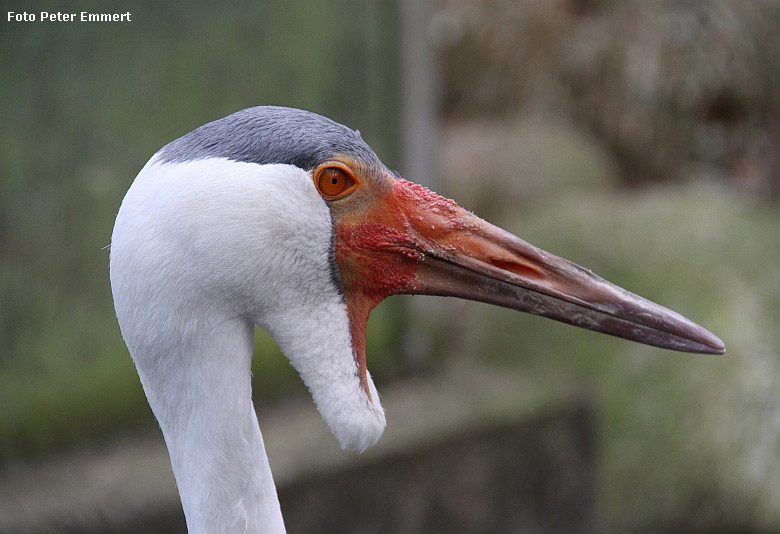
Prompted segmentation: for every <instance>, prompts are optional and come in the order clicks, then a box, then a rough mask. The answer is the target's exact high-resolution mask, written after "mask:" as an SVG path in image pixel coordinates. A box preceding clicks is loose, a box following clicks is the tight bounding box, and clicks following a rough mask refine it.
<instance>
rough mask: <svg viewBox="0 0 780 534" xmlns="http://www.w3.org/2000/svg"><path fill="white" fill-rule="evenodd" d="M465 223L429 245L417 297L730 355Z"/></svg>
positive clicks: (705, 335) (658, 309) (571, 271)
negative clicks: (455, 299) (448, 298)
mask: <svg viewBox="0 0 780 534" xmlns="http://www.w3.org/2000/svg"><path fill="white" fill-rule="evenodd" d="M462 219H466V221H463V220H462ZM462 219H461V223H465V224H461V225H459V226H460V228H459V229H457V230H454V231H452V232H451V233H450V234H449V235H448V236H447V239H446V243H444V244H441V243H438V242H437V241H436V240H435V239H434V240H431V239H426V240H425V242H426V243H427V245H428V247H427V250H424V251H420V252H422V253H423V260H422V262H421V263H420V265H419V267H418V270H417V273H416V277H415V282H414V284H412V285H410V286H409V290H410V291H409V292H410V293H416V294H427V295H443V296H454V297H460V298H465V299H470V300H477V301H481V302H487V303H489V304H495V305H498V306H503V307H505V308H511V309H514V310H519V311H524V312H527V313H531V314H534V315H540V316H543V317H549V318H551V319H555V320H557V321H561V322H564V323H568V324H571V325H574V326H579V327H581V328H587V329H589V330H594V331H596V332H602V333H604V334H610V335H613V336H618V337H622V338H625V339H630V340H632V341H638V342H640V343H645V344H648V345H654V346H657V347H663V348H667V349H674V350H679V351H685V352H701V353H710V354H723V353H724V352H725V351H726V349H725V346H724V344H723V342H722V341H721V340H720V339H718V338H717V337H716V336H715V335H713V334H712V333H710V332H709V331H707V330H706V329H704V328H702V327H701V326H699V325H697V324H695V323H693V322H692V321H690V320H688V319H686V318H685V317H683V316H682V315H679V314H678V313H675V312H673V311H672V310H669V309H667V308H665V307H663V306H660V305H658V304H655V303H653V302H651V301H649V300H647V299H644V298H642V297H640V296H637V295H635V294H633V293H631V292H629V291H626V290H625V289H623V288H621V287H618V286H616V285H614V284H611V283H609V282H607V281H606V280H604V279H603V278H600V277H599V276H597V275H595V274H594V273H593V272H591V271H589V270H587V269H584V268H582V267H580V266H579V265H576V264H574V263H572V262H570V261H568V260H565V259H563V258H560V257H558V256H555V255H553V254H550V253H547V252H545V251H543V250H540V249H538V248H536V247H534V246H533V245H531V244H529V243H527V242H525V241H523V240H522V239H520V238H518V237H515V236H514V235H512V234H510V233H508V232H505V231H504V230H501V229H500V228H497V227H495V226H493V225H491V224H489V223H486V222H484V221H482V220H481V219H478V218H476V217H474V216H473V215H471V214H468V213H467V212H463V213H462ZM419 227H420V228H425V227H426V226H425V225H424V224H422V225H419ZM438 237H439V238H440V237H441V236H438Z"/></svg>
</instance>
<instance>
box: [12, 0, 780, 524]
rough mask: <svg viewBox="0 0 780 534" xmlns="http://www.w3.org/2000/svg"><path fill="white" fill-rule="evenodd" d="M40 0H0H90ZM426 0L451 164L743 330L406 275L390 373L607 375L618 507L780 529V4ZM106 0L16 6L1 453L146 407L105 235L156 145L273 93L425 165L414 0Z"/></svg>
mask: <svg viewBox="0 0 780 534" xmlns="http://www.w3.org/2000/svg"><path fill="white" fill-rule="evenodd" d="M34 4H35V5H34V6H31V5H30V4H22V3H13V2H3V3H2V5H3V8H4V9H2V11H1V12H2V14H3V15H5V13H6V12H7V11H17V12H22V11H25V10H26V11H28V12H34V13H39V12H40V11H42V10H48V11H68V12H77V11H80V10H82V9H87V10H92V11H95V8H94V4H93V3H86V2H85V3H78V2H69V3H68V6H67V7H65V6H63V5H62V4H61V3H55V2H49V3H47V2H36V3H34ZM429 9H430V13H429V16H428V17H427V18H426V20H425V21H424V23H425V33H424V38H425V40H424V43H425V45H424V46H425V53H426V54H428V55H429V56H430V57H431V58H432V61H433V65H434V68H433V69H432V70H431V71H430V72H429V73H428V74H427V75H429V76H430V80H428V81H429V82H430V86H431V87H432V88H433V89H432V90H433V91H434V92H433V94H434V96H435V99H434V101H433V109H432V110H422V111H421V113H422V112H426V113H427V112H432V115H433V117H434V126H435V131H436V132H438V133H437V138H436V140H435V141H436V144H437V147H438V148H437V150H436V151H435V153H432V154H431V157H432V158H434V161H435V163H436V168H437V169H438V171H437V173H436V175H435V177H430V178H432V179H434V180H435V184H436V188H437V189H438V190H439V192H441V193H444V194H446V195H447V196H451V197H453V198H454V199H455V200H456V201H458V202H459V203H460V204H461V205H462V206H464V207H466V208H469V209H472V210H474V211H475V212H477V213H478V214H479V215H481V216H483V217H484V218H486V219H488V220H491V221H492V222H494V223H496V224H499V225H501V226H503V227H504V228H506V229H508V230H510V231H512V232H514V233H516V234H518V235H520V236H521V237H523V238H524V239H527V240H528V241H530V242H532V243H534V244H536V245H537V246H540V247H542V248H544V249H546V250H548V251H551V252H553V253H555V254H558V255H561V256H564V257H567V258H569V259H571V260H573V261H575V262H577V263H579V264H582V265H584V266H587V267H588V268H591V269H593V270H594V271H595V272H597V273H598V274H600V275H602V276H604V277H605V278H607V279H609V280H611V281H613V282H615V283H617V284H619V285H621V286H624V287H626V288H628V289H630V290H631V291H634V292H636V293H638V294H641V295H643V296H646V297H648V298H650V299H651V300H654V301H656V302H659V303H661V304H664V305H666V306H668V307H671V308H673V309H675V310H677V311H679V312H681V313H683V314H684V315H686V316H688V317H691V318H692V319H693V320H695V321H696V322H699V323H701V324H702V325H704V326H705V327H707V328H709V329H711V330H712V331H713V332H715V333H716V334H718V335H719V336H720V337H721V338H722V339H723V340H724V341H725V343H726V345H727V348H728V354H727V355H726V356H724V357H712V356H698V355H684V354H677V353H671V352H666V351H662V350H658V349H653V348H650V347H645V346H640V345H635V344H630V343H628V342H623V341H618V340H615V339H612V338H606V337H603V336H598V335H595V334H591V333H588V332H582V331H579V330H576V329H573V328H570V327H566V326H562V325H559V324H556V323H552V322H550V321H544V320H540V319H538V318H533V317H526V316H523V315H520V314H517V313H513V312H509V311H505V310H501V309H495V308H489V307H486V306H482V305H478V304H472V303H455V302H450V301H444V300H439V299H431V300H430V301H429V303H427V304H426V303H418V300H419V299H416V300H415V301H414V302H411V301H410V299H404V298H398V297H396V298H393V299H390V300H388V301H387V302H386V303H383V304H382V305H381V306H380V307H379V308H378V309H377V310H376V311H375V312H374V314H373V315H372V319H371V321H370V323H369V340H368V365H369V368H370V369H371V371H372V373H373V374H374V375H375V377H376V379H377V381H378V383H379V387H380V390H381V388H382V386H383V385H387V384H389V383H391V382H395V381H399V380H403V379H404V378H407V377H409V376H413V375H422V376H430V375H435V374H436V373H437V372H439V370H440V369H442V368H445V367H446V366H447V365H448V362H450V361H451V360H452V359H456V358H461V357H467V358H470V359H474V360H476V361H479V362H482V363H484V365H488V366H512V367H519V368H520V369H521V370H522V371H523V372H524V373H525V374H526V375H527V376H528V377H529V379H531V380H538V382H539V383H540V384H545V385H549V387H550V388H552V389H555V388H568V387H570V386H571V384H581V385H582V387H583V388H586V389H588V390H589V391H592V393H593V397H594V399H595V401H594V402H595V410H596V422H597V437H598V445H597V455H598V466H599V468H598V475H597V476H598V494H599V499H598V508H599V514H600V516H601V521H602V523H603V525H604V526H605V528H607V529H608V530H611V531H616V530H620V531H622V530H626V531H642V530H651V531H652V530H658V529H662V530H675V529H679V528H688V527H693V528H696V529H697V530H700V531H712V532H714V531H731V530H735V531H736V530H740V529H747V530H754V531H766V530H773V531H780V416H779V415H778V414H780V363H779V362H778V358H780V328H778V325H779V323H780V268H778V264H779V263H780V211H779V210H778V200H780V7H779V5H778V4H777V3H776V2H773V1H770V0H763V1H762V0H732V1H725V0H724V1H715V0H712V1H702V2H687V1H682V0H680V1H671V0H670V1H668V2H642V1H638V0H628V1H620V0H527V1H522V2H517V1H513V0H491V1H488V2H480V3H476V2H471V1H469V0H447V1H445V0H441V1H439V2H433V3H431V4H430V6H429ZM110 10H111V11H112V12H125V11H130V12H132V13H133V19H132V20H133V21H132V22H131V23H124V24H86V23H42V22H36V23H17V22H7V21H6V20H5V16H3V21H2V22H0V24H1V26H0V96H2V99H1V102H0V113H1V116H2V128H1V129H0V466H4V467H0V474H2V472H3V469H5V468H8V466H9V465H20V464H25V463H26V462H35V461H37V459H40V458H42V457H46V456H52V455H56V454H59V453H60V452H61V451H63V450H73V449H74V448H78V447H80V446H85V445H91V444H94V443H104V442H106V441H109V440H111V439H114V438H115V437H117V436H133V435H136V434H139V433H144V432H154V431H155V422H154V418H153V416H152V415H151V412H150V410H149V408H148V406H147V404H146V400H145V397H144V394H143V391H142V390H141V387H140V384H139V381H138V378H137V375H136V373H135V369H134V367H133V364H132V361H131V359H130V357H129V355H128V353H127V350H126V348H125V346H124V344H123V342H122V339H121V336H120V334H119V329H118V327H117V324H116V321H115V317H114V314H113V307H112V301H111V293H110V287H109V282H108V268H107V265H108V249H107V248H106V247H107V245H109V241H110V235H111V229H112V224H113V217H114V216H115V214H116V211H117V209H118V206H119V204H120V202H121V199H122V197H123V195H124V192H125V191H126V190H127V188H128V186H129V184H130V183H131V181H132V179H133V177H134V176H135V174H136V173H137V172H138V170H139V169H140V168H141V167H142V166H143V165H144V163H145V162H146V160H147V159H148V158H149V157H150V156H151V155H152V154H153V153H154V152H155V151H156V150H157V149H158V148H160V147H161V146H162V145H164V144H165V143H167V142H169V141H170V140H172V139H174V138H176V137H179V136H180V135H183V134H185V133H186V132H188V131H190V130H192V129H193V128H195V127H197V126H199V125H200V124H202V123H204V122H207V121H210V120H213V119H217V118H219V117H222V116H224V115H226V114H228V113H231V112H233V111H236V110H238V109H242V108H244V107H248V106H253V105H259V104H276V105H285V106H292V107H300V108H304V109H308V110H311V111H315V112H318V113H321V114H324V115H327V116H329V117H331V118H333V119H335V120H338V121H340V122H343V123H345V124H348V125H350V126H351V127H353V128H357V129H359V130H360V131H361V133H362V135H363V137H364V138H365V139H366V140H367V141H368V142H369V143H370V144H371V145H372V146H373V148H374V149H375V150H376V152H377V153H378V154H379V155H380V157H382V158H383V160H384V161H385V162H386V163H387V164H388V165H389V166H390V167H393V168H401V169H402V167H403V166H404V154H403V148H402V147H403V136H404V125H403V124H402V121H401V118H400V117H401V116H402V115H403V112H404V111H407V112H408V109H407V110H404V106H408V105H412V104H409V103H408V102H406V101H405V100H404V99H403V98H402V96H401V95H402V91H403V87H404V84H405V83H408V82H409V79H408V76H409V72H408V71H407V70H406V66H405V63H404V61H403V58H402V55H401V52H400V50H401V45H402V42H401V41H402V39H403V35H404V34H403V32H402V31H401V29H399V24H400V20H401V15H400V13H401V8H400V7H399V4H398V3H396V2H393V1H390V0H383V1H380V0H371V1H366V2H359V1H357V0H354V1H348V0H340V1H338V2H329V1H324V0H316V1H313V2H307V3H296V2H282V1H272V2H263V3H250V2H246V3H236V4H231V5H221V6H219V7H217V6H216V5H215V4H212V3H206V2H192V3H189V4H186V5H184V4H175V3H167V4H163V3H155V2H134V3H129V2H117V3H115V4H114V5H112V7H111V9H110ZM402 170H403V169H402ZM408 178H410V179H412V180H415V179H417V177H415V176H408ZM409 331H410V332H412V334H409V333H407V332H409ZM256 337H257V347H256V358H255V370H254V386H255V392H256V393H255V398H256V402H257V403H258V404H264V405H270V404H272V403H274V402H277V401H279V400H280V399H283V398H286V397H288V396H291V395H292V396H296V395H302V394H303V393H304V388H303V386H302V385H301V384H300V381H299V379H298V378H297V375H296V374H295V373H294V371H293V370H292V369H291V368H290V367H289V365H288V364H287V363H286V360H285V359H284V358H283V357H282V356H280V355H279V354H278V349H276V347H275V345H274V344H273V341H272V340H271V339H270V337H269V336H268V335H266V334H264V333H262V332H259V331H258V333H257V336H256ZM410 339H411V341H410ZM420 339H422V341H420ZM415 347H417V349H415ZM420 347H422V348H420ZM415 350H417V351H418V352H420V353H421V354H422V356H420V355H419V354H410V352H415ZM389 425H392V421H389Z"/></svg>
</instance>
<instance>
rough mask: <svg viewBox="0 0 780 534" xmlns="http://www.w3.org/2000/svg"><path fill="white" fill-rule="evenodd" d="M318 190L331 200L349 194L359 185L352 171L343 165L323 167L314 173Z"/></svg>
mask: <svg viewBox="0 0 780 534" xmlns="http://www.w3.org/2000/svg"><path fill="white" fill-rule="evenodd" d="M314 185H316V186H317V191H319V192H320V194H321V195H322V196H323V197H325V198H327V199H330V200H334V199H337V198H341V197H344V196H347V195H348V194H349V193H351V192H352V190H353V189H354V188H355V186H356V185H357V183H356V181H355V179H354V177H353V176H352V173H350V172H349V171H348V170H347V169H344V168H342V167H335V166H329V167H322V168H320V169H317V171H316V172H315V174H314Z"/></svg>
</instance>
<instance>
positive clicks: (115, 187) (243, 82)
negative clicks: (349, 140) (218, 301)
mask: <svg viewBox="0 0 780 534" xmlns="http://www.w3.org/2000/svg"><path fill="white" fill-rule="evenodd" d="M12 4H13V3H8V2H4V3H3V5H4V7H5V8H7V9H4V10H3V11H4V12H5V11H6V10H14V11H17V12H20V11H24V10H25V9H27V10H28V11H33V12H36V13H37V12H39V11H41V10H48V11H67V12H78V11H80V10H82V9H86V10H93V11H94V7H95V6H94V3H92V2H69V3H68V6H67V8H66V7H63V5H62V4H61V3H57V2H37V3H36V5H35V6H34V7H33V6H30V5H29V4H25V5H23V4H20V3H17V5H12ZM233 7H234V8H233V9H225V8H224V7H223V6H221V5H217V4H214V3H209V2H205V1H202V2H190V3H187V4H175V3H159V2H132V3H129V2H118V3H114V4H112V7H111V9H112V11H116V12H124V11H126V10H129V11H131V12H132V14H133V18H132V20H133V22H131V23H125V24H114V25H112V24H87V23H78V22H74V23H42V22H37V23H7V22H6V21H3V23H2V24H3V25H2V30H1V32H0V94H2V97H3V98H2V103H1V104H0V106H1V107H0V109H1V110H2V112H1V113H2V124H3V127H2V129H1V130H0V405H2V406H3V409H2V411H0V460H2V459H3V458H6V457H8V455H10V454H12V453H19V452H20V451H24V450H39V449H46V448H50V447H52V446H57V445H58V444H61V443H69V442H75V441H86V440H89V439H91V438H93V437H94V436H96V435H101V434H104V433H106V432H114V431H115V430H116V429H125V428H133V426H134V425H136V424H137V423H138V422H139V421H144V422H146V423H150V422H151V421H152V418H151V415H150V412H149V409H148V407H147V406H146V401H145V399H144V396H143V392H142V391H141V388H140V384H139V382H138V377H137V375H136V373H135V369H134V368H133V365H132V361H131V360H130V358H129V356H128V355H127V351H126V349H125V348H124V345H123V342H122V340H121V337H120V334H119V329H118V327H117V325H116V320H115V318H114V312H113V307H112V303H111V294H110V288H109V283H108V254H109V251H108V249H107V248H106V247H107V245H108V244H109V241H110V236H111V228H112V226H113V217H114V215H115V214H116V211H117V209H118V207H119V203H120V202H121V199H122V197H123V195H124V192H125V191H126V190H127V187H128V186H129V185H130V182H131V181H132V179H133V177H134V176H135V174H136V173H137V172H138V170H139V169H140V168H141V167H142V166H143V164H144V163H145V162H146V160H147V159H148V158H149V157H150V156H151V155H152V154H153V153H154V152H155V151H156V150H157V149H158V148H160V147H161V146H162V145H164V144H165V143H167V142H169V141H171V140H172V139H174V138H176V137H179V136H180V135H183V134H185V133H187V132H188V131H190V130H192V129H193V128H195V127H197V126H199V125H201V124H203V123H204V122H207V121H209V120H214V119H217V118H220V117H222V116H224V115H227V114H229V113H231V112H233V111H236V110H239V109H242V108H245V107H249V106H253V105H260V104H276V105H286V106H292V107H300V108H304V109H309V110H311V111H315V112H319V113H322V114H325V115H328V116H330V117H332V118H334V119H336V120H339V121H341V122H344V123H346V124H349V125H350V126H352V127H353V128H358V129H360V130H361V132H362V134H363V136H364V138H365V139H366V140H368V141H369V142H370V143H371V144H372V146H374V148H375V149H376V150H377V152H378V153H379V154H381V155H382V157H383V158H384V159H385V161H387V163H388V164H394V163H396V161H397V145H398V136H399V134H398V124H397V121H396V120H395V116H396V115H397V113H396V107H397V103H396V95H397V91H396V90H395V89H394V88H395V84H396V81H395V80H396V79H397V76H396V74H395V71H396V69H397V66H396V63H397V60H396V52H395V48H394V44H393V38H392V36H393V31H392V26H393V25H392V24H389V23H388V21H392V20H394V17H395V7H394V5H393V4H392V3H391V2H389V1H386V0H373V1H369V2H359V1H357V0H343V1H339V2H335V3H334V2H330V1H325V0H318V1H314V2H306V3H295V2H292V3H291V2H284V1H281V0H278V1H272V2H261V3H255V2H243V3H239V4H237V5H235V6H233ZM259 341H260V343H259V346H258V352H264V351H265V352H271V353H272V352H273V350H274V346H273V343H272V342H271V341H270V340H269V339H267V338H264V337H262V336H261V337H260V338H259ZM259 362H260V363H259V364H256V365H260V364H266V365H268V366H270V367H272V368H274V369H280V370H279V373H280V374H281V376H282V377H284V376H287V381H285V380H284V379H282V381H281V383H283V384H285V383H288V384H289V383H298V381H299V380H298V379H297V376H296V377H295V378H294V380H292V379H290V373H291V371H284V366H287V367H289V365H288V364H287V363H286V360H285V361H282V362H281V363H279V362H276V361H275V360H274V359H273V357H272V356H269V357H267V358H266V357H263V358H260V359H259ZM285 372H286V373H287V374H285ZM256 376H258V377H259V376H266V374H265V373H256ZM272 376H275V375H272ZM267 382H268V383H261V384H260V386H262V389H261V388H258V392H259V393H260V394H261V395H262V392H264V391H269V392H270V393H269V394H272V393H273V392H277V390H278V388H277V389H274V388H273V387H272V385H273V384H275V383H276V382H275V381H274V380H270V379H269V380H268V381H267ZM266 386H267V387H266ZM128 425H129V426H128Z"/></svg>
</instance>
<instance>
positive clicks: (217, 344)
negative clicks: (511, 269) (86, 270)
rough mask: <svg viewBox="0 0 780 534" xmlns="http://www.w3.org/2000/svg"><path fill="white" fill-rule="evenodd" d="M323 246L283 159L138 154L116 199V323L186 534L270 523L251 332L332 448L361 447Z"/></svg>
mask: <svg viewBox="0 0 780 534" xmlns="http://www.w3.org/2000/svg"><path fill="white" fill-rule="evenodd" d="M331 246H332V222H331V216H330V210H329V209H328V207H327V205H326V204H325V202H324V201H323V200H322V199H321V198H320V197H319V195H318V194H317V193H316V190H315V188H314V186H313V184H312V182H311V177H310V176H309V175H308V173H306V172H304V171H302V170H300V169H298V168H296V167H293V166H289V165H256V164H251V163H237V162H233V161H229V160H226V159H216V158H215V159H207V160H200V161H192V162H186V163H158V162H156V160H155V158H152V160H151V161H150V162H149V163H148V164H147V165H146V167H144V169H143V170H142V171H141V173H139V175H138V177H137V178H136V180H135V182H134V183H133V185H132V187H131V188H130V190H129V191H128V194H127V196H126V197H125V200H124V202H123V204H122V207H121V209H120V211H119V215H118V216H117V222H116V226H115V228H114V235H113V237H112V246H111V284H112V290H113V292H114V300H115V306H116V311H117V317H118V318H119V323H120V327H121V329H122V334H123V336H124V338H125V341H126V342H127V345H128V348H129V349H130V352H131V354H132V356H133V359H134V360H135V362H136V366H137V368H138V372H139V375H140V376H141V380H142V383H143V385H144V389H145V391H146V393H147V396H148V398H149V402H150V405H151V406H152V409H153V411H154V413H155V415H156V416H157V418H158V420H159V421H160V426H161V427H162V430H163V433H164V435H165V439H166V442H167V444H168V447H169V451H170V454H171V460H172V465H173V469H174V474H175V475H176V480H177V484H178V485H179V491H180V494H181V497H182V503H183V506H184V511H185V515H186V516H187V523H188V527H189V529H190V530H191V531H192V532H216V531H219V532H233V531H235V532H247V531H251V532H282V531H283V530H284V526H283V522H282V518H281V514H280V512H279V503H278V500H277V498H276V492H275V488H274V484H273V479H272V477H271V471H270V468H269V465H268V461H267V458H266V455H265V451H264V448H263V441H262V436H261V434H260V429H259V426H258V424H257V420H256V416H255V411H254V407H253V405H252V402H251V384H250V380H251V377H250V364H251V357H252V329H253V324H259V325H260V326H262V327H263V328H266V329H267V330H269V331H270V332H271V333H272V334H273V335H274V337H275V339H276V341H277V343H278V344H279V346H280V347H281V349H282V351H283V352H284V353H285V354H286V355H287V357H288V358H289V359H290V361H291V363H292V364H293V366H294V367H295V368H296V369H297V370H298V372H299V373H300V374H301V377H302V378H303V380H304V382H305V383H306V385H307V386H308V387H309V389H310V391H311V393H312V396H313V398H314V400H315V403H316V404H317V408H318V409H319V411H320V413H321V414H322V416H323V418H324V419H325V421H326V423H327V424H328V426H329V428H330V429H331V431H332V432H333V433H334V434H335V435H336V437H337V438H338V439H339V441H340V443H341V444H342V446H343V447H345V448H349V449H354V450H359V451H360V450H364V449H366V448H368V447H370V446H371V445H373V444H374V443H375V442H376V440H378V439H379V436H380V435H381V433H382V431H383V429H384V413H383V411H382V408H381V406H380V405H379V403H378V400H376V401H375V402H374V403H372V402H370V401H369V400H368V399H367V397H366V395H365V393H364V392H363V390H362V387H361V385H360V379H359V377H358V373H357V367H356V364H355V361H354V354H353V352H352V346H351V337H350V334H349V326H348V319H347V312H346V305H345V303H344V298H343V296H342V295H341V294H340V292H339V290H338V288H337V287H336V286H335V285H334V284H333V281H332V280H331V274H330V272H331V271H330V270H331V265H330V263H329V262H330V247H331ZM369 384H370V387H371V388H372V397H373V398H374V399H378V398H379V397H378V395H376V394H375V390H374V389H373V383H372V382H371V380H370V378H369Z"/></svg>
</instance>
